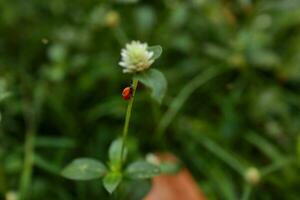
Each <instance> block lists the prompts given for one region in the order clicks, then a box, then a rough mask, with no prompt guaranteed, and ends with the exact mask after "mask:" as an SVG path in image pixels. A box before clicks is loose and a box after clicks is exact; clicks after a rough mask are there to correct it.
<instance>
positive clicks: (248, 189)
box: [242, 183, 252, 200]
mask: <svg viewBox="0 0 300 200" xmlns="http://www.w3.org/2000/svg"><path fill="white" fill-rule="evenodd" d="M251 190H252V187H251V185H249V184H247V183H246V184H245V186H244V191H243V195H242V200H248V199H249V198H250V195H251Z"/></svg>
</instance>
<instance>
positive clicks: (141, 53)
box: [119, 41, 154, 73]
mask: <svg viewBox="0 0 300 200" xmlns="http://www.w3.org/2000/svg"><path fill="white" fill-rule="evenodd" d="M121 56H122V58H121V61H120V62H119V65H120V66H121V67H123V68H124V69H123V72H124V73H135V72H141V71H144V70H146V69H148V68H149V67H150V66H151V65H152V63H153V62H154V59H153V52H152V51H148V44H147V43H141V42H139V41H132V42H131V43H129V44H126V48H124V49H122V51H121Z"/></svg>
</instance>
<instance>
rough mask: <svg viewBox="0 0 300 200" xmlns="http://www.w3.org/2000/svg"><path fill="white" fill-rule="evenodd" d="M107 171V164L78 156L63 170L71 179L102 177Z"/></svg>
mask: <svg viewBox="0 0 300 200" xmlns="http://www.w3.org/2000/svg"><path fill="white" fill-rule="evenodd" d="M106 171H107V169H106V167H105V165H104V164H102V163H101V162H99V161H97V160H94V159H90V158H77V159H76V160H74V161H73V162H71V163H70V164H69V165H68V166H67V167H66V168H65V169H64V170H63V171H62V175H63V176H64V177H66V178H69V179H73V180H82V181H85V180H92V179H97V178H100V177H102V176H104V174H105V173H106Z"/></svg>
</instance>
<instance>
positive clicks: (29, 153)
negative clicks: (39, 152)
mask: <svg viewBox="0 0 300 200" xmlns="http://www.w3.org/2000/svg"><path fill="white" fill-rule="evenodd" d="M34 138H35V131H34V130H32V129H30V130H28V132H27V133H26V138H25V158H24V167H23V171H22V175H21V182H20V197H19V200H23V199H26V197H27V193H28V188H29V185H30V183H31V175H32V167H33V152H34Z"/></svg>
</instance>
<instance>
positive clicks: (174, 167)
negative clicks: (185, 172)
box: [159, 162, 180, 174]
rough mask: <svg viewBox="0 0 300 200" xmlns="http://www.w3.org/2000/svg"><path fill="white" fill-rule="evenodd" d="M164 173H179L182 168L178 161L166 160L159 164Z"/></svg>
mask: <svg viewBox="0 0 300 200" xmlns="http://www.w3.org/2000/svg"><path fill="white" fill-rule="evenodd" d="M159 167H160V172H161V173H162V174H177V173H178V172H179V170H180V165H179V164H178V163H171V162H164V163H161V164H160V165H159Z"/></svg>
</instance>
